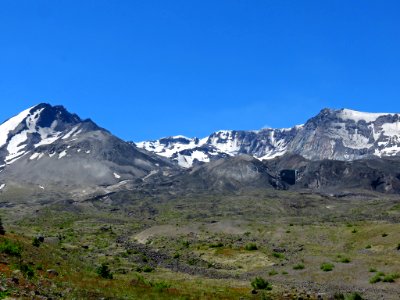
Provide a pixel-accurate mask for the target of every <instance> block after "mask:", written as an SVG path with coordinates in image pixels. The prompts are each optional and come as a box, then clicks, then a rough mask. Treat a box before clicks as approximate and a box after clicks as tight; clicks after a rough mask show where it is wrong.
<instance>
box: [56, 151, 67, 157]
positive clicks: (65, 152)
mask: <svg viewBox="0 0 400 300" xmlns="http://www.w3.org/2000/svg"><path fill="white" fill-rule="evenodd" d="M66 155H67V151H66V150H64V151H63V152H61V153H60V154H58V159H61V158H63V157H64V156H66Z"/></svg>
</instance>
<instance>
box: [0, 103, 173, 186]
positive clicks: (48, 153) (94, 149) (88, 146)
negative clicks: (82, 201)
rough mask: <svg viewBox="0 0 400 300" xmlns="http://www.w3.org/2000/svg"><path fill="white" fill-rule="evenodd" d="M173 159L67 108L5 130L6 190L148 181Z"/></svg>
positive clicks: (45, 111) (29, 115)
mask: <svg viewBox="0 0 400 300" xmlns="http://www.w3.org/2000/svg"><path fill="white" fill-rule="evenodd" d="M169 167H173V166H172V164H171V163H170V162H169V161H168V160H167V159H163V158H161V157H159V156H156V155H154V154H152V153H150V152H147V151H145V150H141V149H138V148H136V147H135V146H134V145H132V144H131V143H127V142H124V141H122V140H121V139H119V138H117V137H115V136H113V135H112V134H111V133H110V132H108V131H107V130H105V129H103V128H100V127H99V126H97V125H96V124H95V123H94V122H92V121H91V120H81V119H80V118H79V117H78V116H77V115H75V114H71V113H69V112H68V111H67V110H66V109H65V108H64V107H62V106H51V105H49V104H40V105H37V106H35V107H32V108H30V109H27V110H25V111H23V112H22V113H20V114H19V115H17V116H15V117H13V118H11V119H9V120H7V121H6V122H4V123H3V124H2V125H0V187H1V190H3V191H4V190H6V189H7V187H8V186H9V185H13V184H22V183H23V184H24V185H26V184H31V185H33V186H36V188H37V189H39V190H40V189H41V190H45V189H51V188H57V190H59V189H65V190H74V189H75V190H76V189H79V190H81V191H82V193H83V194H84V193H85V192H89V190H91V188H94V189H96V188H97V187H99V186H103V187H106V186H112V185H116V184H120V183H126V182H129V181H134V180H137V179H140V178H143V177H145V176H147V175H149V174H150V173H152V172H153V173H154V172H158V170H159V169H160V168H164V171H166V170H167V169H168V168H169Z"/></svg>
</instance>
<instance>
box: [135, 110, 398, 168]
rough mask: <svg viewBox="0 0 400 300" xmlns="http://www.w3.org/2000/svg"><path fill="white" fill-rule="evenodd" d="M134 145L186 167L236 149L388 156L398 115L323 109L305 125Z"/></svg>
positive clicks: (270, 154) (268, 155)
mask: <svg viewBox="0 0 400 300" xmlns="http://www.w3.org/2000/svg"><path fill="white" fill-rule="evenodd" d="M136 145H137V146H138V147H140V148H143V149H146V150H148V151H152V152H154V153H156V154H158V155H160V156H163V157H168V158H171V159H173V160H175V161H177V162H178V163H179V165H181V166H182V167H186V168H187V167H191V166H193V165H196V164H197V163H201V162H209V161H212V160H216V159H218V158H221V157H227V156H235V155H238V154H248V155H252V156H253V157H255V158H257V159H260V160H262V159H272V158H275V157H277V156H281V155H283V154H285V153H292V154H299V155H301V156H303V157H305V158H307V159H311V160H322V159H333V160H342V161H351V160H355V159H361V158H372V157H390V156H398V155H399V154H400V116H399V114H391V113H363V112H358V111H354V110H349V109H340V110H331V109H323V110H322V111H321V112H320V113H319V114H318V115H317V116H315V117H313V118H311V119H310V120H308V121H307V122H306V123H305V124H304V125H301V126H294V127H292V128H288V129H270V128H269V129H262V130H258V131H235V130H222V131H217V132H215V133H213V134H211V135H210V136H208V137H206V138H202V139H198V138H186V137H183V136H176V137H169V138H163V139H160V140H155V141H144V142H139V143H136Z"/></svg>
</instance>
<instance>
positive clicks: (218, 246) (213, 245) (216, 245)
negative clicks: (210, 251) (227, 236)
mask: <svg viewBox="0 0 400 300" xmlns="http://www.w3.org/2000/svg"><path fill="white" fill-rule="evenodd" d="M223 246H224V244H222V243H221V242H219V243H216V244H211V245H210V248H221V247H223Z"/></svg>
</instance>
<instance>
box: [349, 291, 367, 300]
mask: <svg viewBox="0 0 400 300" xmlns="http://www.w3.org/2000/svg"><path fill="white" fill-rule="evenodd" d="M345 300H363V298H362V297H361V295H360V294H359V293H357V292H354V293H351V294H350V295H348V296H346V298H345Z"/></svg>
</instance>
